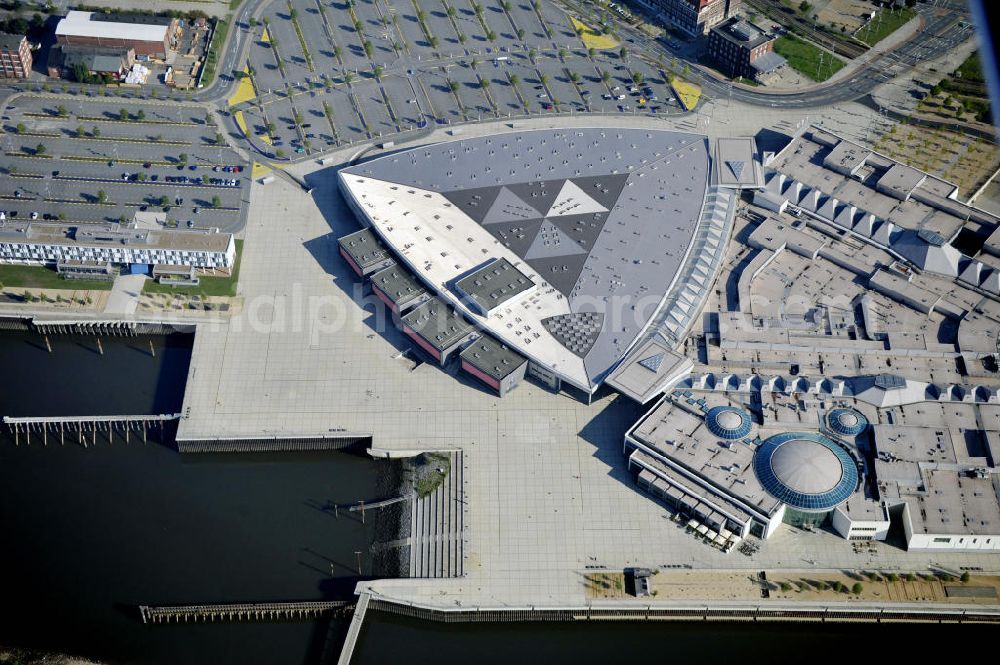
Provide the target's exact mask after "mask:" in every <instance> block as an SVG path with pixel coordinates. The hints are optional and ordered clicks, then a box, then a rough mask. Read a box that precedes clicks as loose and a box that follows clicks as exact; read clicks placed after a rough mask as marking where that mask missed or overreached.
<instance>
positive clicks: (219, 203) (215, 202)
mask: <svg viewBox="0 0 1000 665" xmlns="http://www.w3.org/2000/svg"><path fill="white" fill-rule="evenodd" d="M220 206H222V199H220V198H219V197H218V196H213V197H212V207H213V208H218V207H220Z"/></svg>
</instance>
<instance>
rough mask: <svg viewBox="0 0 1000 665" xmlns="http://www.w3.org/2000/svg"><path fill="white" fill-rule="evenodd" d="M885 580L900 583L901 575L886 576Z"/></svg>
mask: <svg viewBox="0 0 1000 665" xmlns="http://www.w3.org/2000/svg"><path fill="white" fill-rule="evenodd" d="M885 578H886V579H887V580H889V581H890V582H898V581H899V575H897V574H896V573H889V574H888V575H886V576H885Z"/></svg>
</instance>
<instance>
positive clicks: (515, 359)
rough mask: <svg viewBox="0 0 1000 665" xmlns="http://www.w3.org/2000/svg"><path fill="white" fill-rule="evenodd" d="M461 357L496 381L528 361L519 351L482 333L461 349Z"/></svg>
mask: <svg viewBox="0 0 1000 665" xmlns="http://www.w3.org/2000/svg"><path fill="white" fill-rule="evenodd" d="M461 358H462V360H464V361H465V362H467V363H469V364H470V365H472V366H473V367H475V368H476V369H478V370H479V371H480V372H482V373H483V374H486V375H488V376H491V377H493V378H494V379H497V380H498V381H500V380H503V379H504V377H506V376H507V375H509V374H510V373H512V372H515V371H517V369H518V368H520V367H521V365H523V364H524V363H526V362H528V359H527V358H525V357H524V356H522V355H521V354H520V353H517V352H516V351H514V350H513V349H511V348H510V347H509V346H507V345H506V344H503V343H502V342H498V341H497V340H495V339H493V338H492V337H490V336H488V335H483V336H482V337H480V338H479V339H477V340H476V341H475V342H473V343H472V344H470V345H469V346H467V347H466V348H465V349H463V350H462V353H461Z"/></svg>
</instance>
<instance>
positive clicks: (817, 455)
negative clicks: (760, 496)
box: [753, 432, 858, 512]
mask: <svg viewBox="0 0 1000 665" xmlns="http://www.w3.org/2000/svg"><path fill="white" fill-rule="evenodd" d="M753 468H754V471H755V472H756V473H757V479H758V480H760V484H761V485H763V487H764V489H765V490H767V492H768V493H769V494H770V495H771V496H773V497H774V498H776V499H778V500H779V501H781V502H782V503H785V504H787V505H789V506H791V507H792V508H797V509H799V510H803V511H809V512H825V511H829V510H832V509H833V508H835V507H836V506H838V505H840V504H841V503H843V502H844V501H846V500H847V498H848V497H849V496H851V494H853V493H854V490H855V489H856V488H857V486H858V467H857V465H856V464H855V462H854V458H852V457H851V456H850V455H849V454H848V452H847V451H846V450H844V449H843V448H841V447H840V446H839V445H837V444H836V443H835V442H834V441H832V440H831V439H829V438H828V437H825V436H823V435H822V434H818V433H816V432H783V433H781V434H776V435H775V436H772V437H770V438H768V439H767V440H765V441H764V442H763V443H762V444H760V446H759V447H758V448H757V452H756V453H755V454H754V458H753Z"/></svg>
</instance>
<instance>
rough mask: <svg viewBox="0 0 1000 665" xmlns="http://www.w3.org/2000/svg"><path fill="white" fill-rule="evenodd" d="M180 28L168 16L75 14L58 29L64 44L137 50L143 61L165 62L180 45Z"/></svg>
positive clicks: (60, 41) (58, 35) (60, 40)
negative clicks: (146, 58)
mask: <svg viewBox="0 0 1000 665" xmlns="http://www.w3.org/2000/svg"><path fill="white" fill-rule="evenodd" d="M179 29H180V24H179V22H178V20H177V19H175V18H170V17H167V16H148V15H145V14H125V13H113V14H103V13H98V12H79V11H71V12H69V14H67V15H66V18H64V19H62V20H61V21H59V25H57V26H56V41H57V42H59V43H60V44H73V45H75V46H93V47H109V46H110V47H120V48H126V49H133V50H134V51H135V54H136V55H137V56H140V57H150V58H159V59H163V58H166V57H167V52H168V51H170V50H173V49H174V48H175V47H176V45H177V40H178V34H179Z"/></svg>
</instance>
